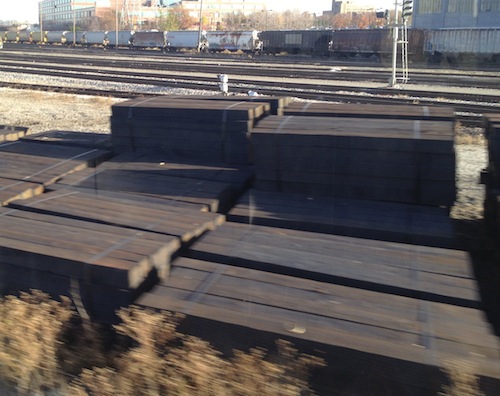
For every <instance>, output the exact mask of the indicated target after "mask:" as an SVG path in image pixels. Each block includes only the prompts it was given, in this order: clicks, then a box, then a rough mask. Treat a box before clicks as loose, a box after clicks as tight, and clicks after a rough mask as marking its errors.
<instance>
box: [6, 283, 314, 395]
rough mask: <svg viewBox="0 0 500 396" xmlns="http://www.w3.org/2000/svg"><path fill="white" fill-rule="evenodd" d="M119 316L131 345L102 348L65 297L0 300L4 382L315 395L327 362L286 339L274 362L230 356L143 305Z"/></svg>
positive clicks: (104, 390)
mask: <svg viewBox="0 0 500 396" xmlns="http://www.w3.org/2000/svg"><path fill="white" fill-rule="evenodd" d="M118 315H119V317H120V319H121V323H120V324H119V325H117V326H114V329H115V331H116V332H117V333H118V335H120V336H121V337H124V339H127V340H129V341H130V343H131V346H129V347H127V348H123V347H121V348H120V347H119V345H114V346H111V347H110V346H109V345H108V346H107V348H105V347H104V345H103V343H102V342H99V339H100V335H99V334H98V333H97V332H95V331H94V330H92V329H89V328H88V327H86V326H84V327H82V326H80V322H78V321H75V320H74V319H75V318H76V315H75V313H74V311H73V310H72V309H70V305H69V301H68V300H66V299H63V300H62V302H61V303H58V302H55V301H53V300H51V299H50V298H49V297H48V296H47V295H46V294H44V293H42V292H39V291H33V292H32V293H31V294H26V293H23V294H21V296H20V297H19V298H17V297H13V296H9V297H7V298H5V299H3V300H1V301H0V340H1V343H0V383H7V384H9V385H10V386H11V387H12V389H13V390H14V391H15V392H17V394H18V395H35V394H46V392H50V393H53V394H59V395H66V394H67V395H76V396H91V395H92V396H115V395H120V396H142V395H144V396H146V395H167V394H168V395H182V396H183V395H186V396H188V395H189V396H196V395H200V396H201V395H203V396H205V395H214V396H230V395H231V396H232V395H241V396H251V395H257V394H258V395H261V396H280V395H281V396H288V395H296V396H299V395H311V394H313V392H312V391H311V389H310V388H309V385H308V376H309V370H310V369H311V368H315V367H321V366H322V365H323V364H324V363H323V361H322V360H321V359H319V358H316V357H313V356H309V355H305V354H302V353H299V352H298V351H297V350H296V349H295V348H293V346H292V345H291V344H290V343H288V342H285V341H278V351H279V352H278V354H277V355H276V356H269V355H268V354H267V353H266V351H265V350H263V349H252V350H250V352H249V353H244V352H241V351H234V356H233V357H232V358H225V357H223V356H222V355H221V353H220V352H218V351H217V350H215V349H214V348H212V347H211V346H210V344H208V343H207V342H206V341H204V340H202V339H200V338H197V337H193V336H188V335H185V334H181V333H179V332H177V324H178V322H179V321H180V320H181V319H182V316H180V315H176V314H173V313H170V312H154V311H150V310H143V309H141V308H138V307H129V308H126V309H122V310H121V311H120V312H119V313H118ZM63 339H65V340H66V341H68V340H69V339H72V342H66V343H63V342H62V340H63ZM93 339H94V340H93ZM95 339H97V341H96V340H95ZM92 340H93V341H92ZM77 368H78V370H77ZM76 371H77V372H76ZM68 378H72V379H73V380H72V381H68V380H67V379H68ZM68 382H70V383H68Z"/></svg>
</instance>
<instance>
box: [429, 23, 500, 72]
mask: <svg viewBox="0 0 500 396" xmlns="http://www.w3.org/2000/svg"><path fill="white" fill-rule="evenodd" d="M424 52H425V54H426V55H427V58H428V60H429V62H430V63H440V62H441V61H443V60H446V61H447V62H448V63H450V64H456V63H459V62H464V61H474V62H485V61H486V62H499V61H500V29H496V28H487V29H486V28H484V29H482V28H475V29H438V30H427V31H425V44H424Z"/></svg>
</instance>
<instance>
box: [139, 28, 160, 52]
mask: <svg viewBox="0 0 500 396" xmlns="http://www.w3.org/2000/svg"><path fill="white" fill-rule="evenodd" d="M165 45H166V32H159V31H139V32H135V33H134V35H133V36H132V48H143V49H146V48H151V49H161V50H164V49H165Z"/></svg>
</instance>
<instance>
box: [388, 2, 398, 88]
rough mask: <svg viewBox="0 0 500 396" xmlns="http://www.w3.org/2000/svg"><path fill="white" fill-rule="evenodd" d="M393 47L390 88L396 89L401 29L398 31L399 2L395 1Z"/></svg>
mask: <svg viewBox="0 0 500 396" xmlns="http://www.w3.org/2000/svg"><path fill="white" fill-rule="evenodd" d="M392 35H393V43H392V44H393V45H392V76H391V81H390V86H391V87H395V86H396V85H397V79H396V67H397V59H398V40H399V29H398V2H397V0H395V1H394V28H393V33H392Z"/></svg>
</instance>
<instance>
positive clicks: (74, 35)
mask: <svg viewBox="0 0 500 396" xmlns="http://www.w3.org/2000/svg"><path fill="white" fill-rule="evenodd" d="M72 6H73V47H75V46H76V9H75V0H73V1H72Z"/></svg>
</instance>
